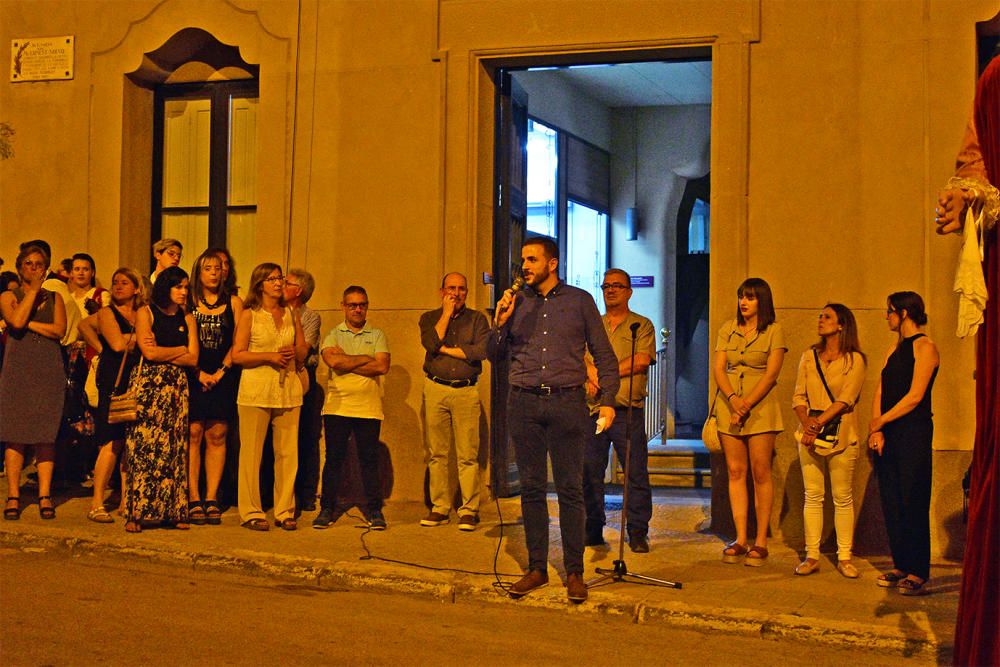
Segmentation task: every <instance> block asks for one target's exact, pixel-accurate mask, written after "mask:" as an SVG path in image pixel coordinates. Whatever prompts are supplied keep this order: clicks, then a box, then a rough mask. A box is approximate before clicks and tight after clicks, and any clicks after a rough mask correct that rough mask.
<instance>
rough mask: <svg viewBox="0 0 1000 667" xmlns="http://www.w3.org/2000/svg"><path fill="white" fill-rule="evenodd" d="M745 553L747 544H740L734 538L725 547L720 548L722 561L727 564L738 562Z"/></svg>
mask: <svg viewBox="0 0 1000 667" xmlns="http://www.w3.org/2000/svg"><path fill="white" fill-rule="evenodd" d="M746 555H747V545H745V544H740V543H739V542H737V541H736V540H733V541H732V542H730V543H729V544H727V545H726V548H725V549H723V550H722V562H723V563H729V564H734V563H739V562H740V561H741V560H743V557H744V556H746Z"/></svg>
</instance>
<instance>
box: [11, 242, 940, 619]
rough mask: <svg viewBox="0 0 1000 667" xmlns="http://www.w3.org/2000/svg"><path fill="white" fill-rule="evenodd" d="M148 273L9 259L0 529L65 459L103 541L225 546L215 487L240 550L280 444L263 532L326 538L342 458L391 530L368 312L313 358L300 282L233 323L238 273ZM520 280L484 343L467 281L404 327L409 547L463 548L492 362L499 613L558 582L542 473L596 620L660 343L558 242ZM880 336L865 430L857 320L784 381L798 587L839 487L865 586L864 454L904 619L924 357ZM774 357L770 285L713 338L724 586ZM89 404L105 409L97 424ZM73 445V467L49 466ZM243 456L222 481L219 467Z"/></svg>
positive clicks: (267, 275)
mask: <svg viewBox="0 0 1000 667" xmlns="http://www.w3.org/2000/svg"><path fill="white" fill-rule="evenodd" d="M153 256H154V258H155V261H156V267H155V270H154V271H153V273H152V275H150V276H149V277H148V278H146V277H143V276H141V275H140V274H139V273H138V272H137V271H135V270H133V269H131V268H128V267H121V268H119V269H117V270H116V271H115V272H114V273H113V274H112V276H111V282H110V289H104V288H102V287H100V286H99V284H98V281H97V279H96V274H97V270H96V268H97V267H96V266H95V263H94V260H93V258H92V257H90V256H89V255H87V254H85V253H78V254H76V255H74V256H73V257H72V258H71V259H70V260H67V261H66V262H64V263H63V268H64V274H62V273H58V272H52V273H50V272H49V266H50V258H51V250H50V248H49V246H48V244H47V243H46V242H44V241H41V240H35V241H29V242H26V243H24V244H22V246H21V251H20V253H19V254H18V256H17V260H16V263H15V265H16V269H17V271H16V273H5V274H4V275H3V279H4V285H3V287H4V291H3V294H2V295H0V312H2V315H3V321H4V325H5V331H4V348H5V349H4V355H3V366H2V370H0V401H2V404H3V406H4V410H3V414H2V417H0V440H2V441H3V443H4V444H5V445H6V452H5V457H4V458H5V465H6V476H7V483H8V497H7V501H6V505H5V508H4V518H5V519H7V520H16V519H18V518H19V516H20V513H21V509H22V501H21V498H20V492H21V477H22V470H23V468H24V466H25V464H26V463H27V462H29V461H30V459H29V458H28V450H29V449H30V450H31V451H32V453H33V455H34V465H35V469H36V474H37V485H38V503H39V512H40V515H41V517H42V518H43V519H53V518H55V514H56V509H55V505H54V503H53V501H52V484H53V475H54V473H55V471H56V468H57V461H58V460H59V459H60V458H61V457H63V454H64V451H70V450H72V451H77V452H84V453H83V454H78V455H77V458H79V459H81V461H80V462H79V465H78V467H77V470H76V472H77V473H78V472H79V469H83V470H84V471H85V472H86V473H89V474H90V475H92V479H93V496H92V501H91V506H90V509H89V512H88V515H87V516H88V518H89V519H90V520H92V521H94V522H97V523H114V522H115V521H116V519H115V516H114V513H116V512H117V513H118V514H119V515H120V516H121V517H122V518H123V519H124V526H125V530H126V531H128V532H131V533H136V532H140V531H142V530H143V528H144V527H149V526H151V525H167V526H172V527H175V528H178V529H187V528H189V527H190V524H198V525H202V524H207V525H218V524H220V523H221V522H222V515H223V511H224V509H225V506H226V503H224V501H223V499H222V497H221V494H222V493H223V491H224V489H223V487H224V486H225V484H226V478H227V477H226V472H227V469H228V470H229V473H230V475H229V477H230V479H231V480H232V482H233V485H234V486H235V494H234V495H235V498H236V505H237V507H238V511H239V518H240V524H241V525H242V526H244V527H246V528H249V529H251V530H257V531H265V530H269V529H270V527H271V526H272V523H271V521H269V520H268V518H267V513H266V505H265V502H264V500H263V499H262V489H261V484H260V468H261V463H262V454H263V451H264V448H265V442H266V440H267V439H268V438H269V437H270V440H271V443H272V449H273V454H274V457H273V461H274V475H273V478H274V486H273V510H272V518H273V525H276V526H278V527H280V528H281V529H284V530H295V529H296V528H297V527H298V524H297V522H298V519H299V517H300V515H301V513H302V512H304V511H313V510H315V509H316V500H317V497H318V498H319V511H318V513H317V514H316V515H315V517H314V518H313V520H312V524H311V525H312V527H313V528H316V529H323V528H326V527H328V526H330V525H331V524H333V523H334V522H336V521H337V520H338V518H340V516H341V515H343V514H344V512H345V511H346V510H347V509H348V508H347V507H345V506H344V505H343V504H342V502H341V501H340V500H339V499H338V491H339V490H340V489H341V488H342V486H343V482H344V479H343V478H344V474H345V469H346V466H347V455H348V452H349V441H350V439H351V438H352V437H353V440H354V443H355V447H356V451H357V458H358V463H359V467H360V471H361V474H360V481H361V486H362V488H363V495H364V500H363V502H362V503H360V505H361V510H362V512H363V514H364V516H365V519H366V521H367V522H368V525H369V527H370V528H372V529H373V530H384V529H385V528H386V526H387V523H386V519H385V517H384V515H383V513H382V506H383V501H384V498H383V490H382V487H381V482H380V477H379V465H380V463H379V435H380V429H381V424H382V420H383V417H384V415H383V410H382V385H381V381H382V380H381V378H382V376H384V375H385V374H386V373H388V371H389V366H390V354H389V346H388V343H387V340H386V336H385V334H384V333H383V332H382V331H381V330H380V329H378V328H376V327H373V326H372V325H371V323H369V322H368V318H367V313H368V307H369V302H368V294H367V291H366V290H365V289H364V288H363V287H361V286H358V285H351V286H349V287H347V288H346V289H345V290H344V292H343V297H342V299H343V300H342V304H341V305H342V307H343V311H344V321H343V322H342V323H340V324H338V325H336V326H334V327H333V328H332V329H331V330H330V331H329V333H328V334H327V335H326V337H325V338H324V339H323V341H322V343H320V318H319V316H318V314H316V313H315V312H314V311H312V310H311V309H310V308H309V307H308V306H307V305H306V304H307V302H308V301H309V299H310V297H311V296H312V292H313V289H314V281H313V278H312V276H311V275H310V274H309V273H308V272H306V271H304V270H300V269H292V270H290V271H288V272H287V274H286V273H285V272H283V270H282V267H281V266H279V265H277V264H273V263H263V264H260V265H259V266H257V267H255V268H254V269H253V271H252V272H251V275H250V279H249V285H248V286H247V287H246V289H245V290H244V298H242V299H241V297H240V295H239V291H240V288H239V287H238V284H237V277H236V267H235V263H234V262H233V259H232V257H231V256H230V255H229V253H228V252H227V251H226V250H225V249H224V248H210V249H207V250H205V251H204V252H202V253H201V254H200V255H199V256H198V258H197V259H196V260H195V262H194V263H193V265H192V268H191V273H190V274H189V273H187V272H185V271H184V270H183V269H182V268H180V262H181V259H182V256H183V248H182V246H181V243H180V242H178V241H176V240H173V239H163V240H161V241H158V242H157V243H156V244H154V245H153ZM522 272H523V275H524V281H525V283H526V285H527V286H528V289H525V290H523V291H520V292H517V291H516V290H508V291H507V292H505V293H504V295H503V297H502V298H501V300H500V302H499V303H498V305H497V311H496V315H495V319H494V321H493V322H490V321H489V320H488V319H487V317H486V316H485V315H484V314H483V313H481V312H478V311H475V310H472V309H469V308H467V307H466V297H467V295H468V284H467V281H466V278H465V277H464V276H463V275H462V274H459V273H449V274H447V275H445V276H444V278H443V279H442V283H441V290H440V295H441V306H440V307H439V308H437V309H435V310H432V311H429V312H427V313H425V314H424V315H423V316H422V317H421V318H420V323H419V328H420V342H421V344H422V346H423V348H424V351H425V361H424V366H423V370H424V372H425V375H426V378H425V381H424V385H423V397H424V409H425V417H426V419H425V426H426V429H427V438H426V442H427V465H428V471H429V491H430V508H429V510H430V511H429V513H428V514H427V516H426V517H425V518H423V519H421V521H420V523H421V525H423V526H426V527H429V528H430V527H435V526H440V525H443V524H445V523H448V522H449V521H450V514H451V512H452V510H453V509H457V515H458V524H459V528H460V529H461V530H466V531H472V530H475V529H476V525H477V524H478V522H479V518H478V514H479V495H480V486H481V481H480V464H479V451H478V448H479V442H480V433H479V429H480V411H481V406H480V398H479V391H478V389H477V388H476V386H475V385H476V383H477V381H478V378H479V376H480V374H481V372H482V361H483V360H484V359H490V360H491V361H498V360H506V361H509V375H508V378H507V380H508V384H509V388H510V391H509V396H508V399H507V404H506V414H507V419H508V427H509V432H510V435H511V440H512V442H513V444H514V448H515V454H516V460H517V464H518V470H519V474H520V479H521V485H522V495H521V502H522V511H523V515H524V523H525V535H526V541H527V547H528V556H529V563H528V572H527V574H526V575H525V577H524V578H522V579H521V580H520V581H518V582H516V583H515V584H514V585H513V587H512V589H511V593H512V594H513V595H515V596H520V595H525V594H527V593H529V592H531V591H532V590H534V589H535V588H538V587H540V586H542V585H545V584H546V583H547V581H548V574H547V565H546V564H547V560H548V526H547V524H548V505H547V502H546V500H545V494H546V487H547V474H548V470H547V460H548V459H551V463H552V466H551V470H552V475H553V478H554V480H555V488H556V492H557V495H558V499H559V511H560V519H561V520H560V530H561V531H562V538H563V557H564V561H565V568H566V574H567V582H566V586H567V591H568V595H569V597H570V599H571V600H574V601H577V602H579V601H582V600H584V599H586V597H587V590H586V585H585V584H584V583H583V580H582V574H583V550H584V547H586V546H597V545H601V544H604V537H603V528H604V525H605V522H606V517H605V512H604V471H605V469H606V467H607V461H608V452H609V448H610V446H614V448H615V449H616V451H617V452H618V456H619V459H620V460H624V458H625V456H626V454H627V453H626V451H625V444H626V443H625V440H626V435H627V434H629V433H630V434H631V435H630V436H628V437H630V439H631V444H632V449H631V451H630V453H629V454H630V466H629V474H628V481H627V483H628V489H629V493H630V496H629V502H628V506H627V507H626V508H625V510H626V514H627V520H626V526H625V529H626V531H627V535H628V543H629V545H630V548H631V549H632V550H633V551H636V552H645V551H649V549H650V545H649V539H648V527H649V521H650V518H651V515H652V499H651V493H650V485H649V476H648V472H647V470H646V460H647V455H648V452H647V448H646V442H647V441H646V434H645V433H644V427H643V424H644V418H643V414H642V411H643V405H644V402H645V397H646V374H647V372H648V369H649V367H650V365H651V364H653V363H655V354H656V353H655V343H654V340H653V338H654V335H653V325H652V322H651V321H650V320H649V319H648V318H646V317H643V316H642V315H640V314H638V313H635V312H633V311H631V310H630V309H629V300H630V299H631V296H632V285H631V278H630V276H629V274H628V273H627V272H626V271H624V270H622V269H611V270H609V271H608V272H607V273H606V274H605V277H604V282H603V284H602V285H601V289H602V293H603V296H604V305H605V311H606V312H605V314H604V315H603V316H602V315H601V314H600V313H599V311H598V309H597V306H596V304H595V303H594V300H593V299H592V298H591V297H590V296H589V295H588V294H587V293H586V292H584V291H583V290H579V289H577V288H575V287H572V286H570V285H567V284H566V283H564V282H563V281H561V280H560V279H559V278H558V247H557V246H556V244H555V243H553V242H551V240H549V239H545V238H529V239H527V240H526V241H525V242H524V245H523V248H522ZM886 320H887V323H888V326H889V329H890V330H891V331H892V332H894V333H895V334H896V336H895V340H894V341H893V343H892V345H891V346H890V348H889V350H888V352H887V353H886V355H885V357H884V359H883V362H882V364H883V369H882V373H881V379H880V382H879V386H878V387H877V389H876V390H875V392H874V403H873V406H872V420H871V422H870V424H868V425H867V426H868V428H867V430H865V429H864V428H863V427H862V426H861V425H859V424H858V423H857V420H856V418H855V416H854V409H855V407H856V405H857V403H858V401H859V398H860V396H861V389H862V385H863V383H864V379H865V375H866V365H867V362H868V358H867V356H866V355H865V353H864V352H863V351H862V349H861V345H860V342H859V339H858V327H857V323H856V321H855V318H854V315H853V313H852V312H851V310H850V309H849V308H847V307H846V306H844V305H843V304H839V303H830V304H827V305H826V306H824V307H823V308H822V309H821V310H820V312H819V317H818V323H817V335H818V338H819V340H818V342H817V343H815V344H814V345H812V346H811V347H810V348H809V349H807V350H806V351H805V352H803V353H802V356H801V358H800V360H799V365H798V374H797V379H796V384H795V390H794V398H793V401H792V405H791V408H792V412H793V414H794V415H795V418H796V420H797V421H798V428H797V430H796V434H795V437H796V440H797V442H798V447H799V459H800V463H801V467H802V472H803V479H804V482H805V494H804V501H803V505H804V507H803V514H804V523H805V557H804V559H803V560H802V562H801V563H800V564H799V565H798V567H796V568H795V574H796V575H803V576H804V575H808V574H811V573H813V572H815V571H816V570H817V569H818V568H819V567H820V541H821V535H822V532H823V531H822V529H823V526H822V523H823V503H824V498H825V495H826V489H825V484H826V479H827V478H829V480H830V486H831V496H832V498H833V504H834V513H833V514H834V524H835V529H836V535H837V557H838V564H837V569H838V570H839V571H840V573H841V574H842V575H843V576H845V577H848V578H857V577H858V569H857V568H856V567H855V566H854V565H853V563H852V558H851V556H852V543H853V532H854V519H855V512H854V506H853V499H852V489H853V479H854V466H855V463H856V461H857V460H858V458H859V456H860V450H861V448H862V447H863V446H865V445H867V446H868V447H869V448H870V449H871V450H872V453H873V456H874V459H875V470H876V473H877V475H878V480H879V488H880V492H881V494H882V507H883V511H884V512H885V518H886V526H887V529H888V532H889V542H890V546H891V549H892V554H893V560H894V568H893V569H892V570H890V571H888V572H886V573H884V574H882V575H881V576H880V577H879V579H878V582H877V583H878V584H879V585H880V586H892V587H896V588H898V589H899V591H900V592H901V593H904V594H920V593H922V592H924V591H925V589H924V584H925V583H926V581H927V579H928V577H929V558H930V535H929V525H928V507H929V502H930V481H931V475H930V471H931V435H932V431H933V425H932V421H931V408H930V401H931V389H932V387H933V383H934V377H935V375H936V372H937V366H938V355H937V350H936V347H935V346H934V343H933V342H932V341H931V340H930V339H929V338H927V336H926V335H925V334H924V333H922V327H923V325H924V324H925V323H926V321H927V316H926V313H925V312H924V305H923V301H922V300H921V298H920V296H919V295H917V294H915V293H913V292H898V293H894V294H891V295H890V296H889V297H888V299H887V310H886ZM786 351H787V345H786V343H785V338H784V334H783V331H782V328H781V325H780V323H779V322H777V321H776V317H775V306H774V302H773V298H772V294H771V289H770V286H769V285H768V284H767V282H765V281H764V280H762V279H760V278H750V279H748V280H746V281H744V282H743V284H741V285H740V286H739V288H738V290H737V309H736V316H735V317H734V318H733V319H732V320H730V321H727V322H726V323H725V324H724V325H723V326H722V328H721V329H720V331H719V334H718V339H717V342H716V345H715V357H714V362H713V368H712V370H713V379H714V381H715V384H716V386H717V388H718V389H717V391H718V394H717V396H716V399H715V400H714V401H713V403H712V405H713V409H714V415H715V417H716V418H717V421H718V425H719V433H720V440H721V444H722V448H723V451H724V454H725V460H726V464H727V472H728V490H729V499H730V503H731V507H732V516H733V520H734V524H735V529H736V531H735V532H736V535H735V540H733V541H732V542H731V543H730V544H728V545H726V546H725V549H724V550H723V552H722V560H723V561H724V562H725V563H743V564H745V565H748V566H761V565H763V564H764V563H765V562H766V560H767V558H768V549H767V537H768V526H769V520H770V514H771V506H772V502H773V491H772V477H771V461H772V455H773V451H774V444H775V438H776V436H777V434H778V433H780V432H781V431H782V430H783V429H784V422H783V412H785V410H784V409H783V407H782V406H781V405H780V403H779V401H778V399H777V397H776V395H775V392H774V391H773V390H774V387H775V385H776V383H777V378H778V375H779V373H780V371H781V367H782V363H783V361H784V356H785V353H786ZM320 359H322V360H323V362H324V363H325V364H326V365H327V366H328V368H329V370H330V373H329V380H328V383H327V386H326V387H325V391H324V390H321V389H320V388H319V387H317V386H316V369H317V366H318V364H319V360H320ZM88 385H93V386H94V387H96V392H95V391H88ZM88 393H89V394H95V393H96V400H95V397H94V396H91V397H90V398H89V399H88ZM324 396H325V398H324ZM88 401H89V403H90V405H89V406H88V404H87V403H88ZM629 417H631V423H628V419H629ZM321 429H322V430H324V431H325V436H326V437H325V443H326V461H325V465H324V466H323V469H322V475H320V471H319V438H320V433H321ZM831 434H832V435H831ZM865 434H867V437H865ZM69 441H72V442H74V443H76V446H75V447H73V448H63V447H61V446H59V445H61V444H64V443H67V442H69ZM81 443H91V445H92V447H90V449H89V450H88V448H87V447H86V446H83V445H82V444H81ZM233 444H237V445H238V448H237V449H238V457H234V456H233V455H232V452H231V451H229V450H230V448H231V447H232V445H233ZM452 448H454V451H455V457H456V460H457V463H458V485H459V491H460V497H461V503H460V505H459V506H458V507H457V508H455V507H453V505H454V504H455V503H454V502H453V500H452V498H453V497H454V489H452V488H450V486H449V473H448V459H449V455H450V452H451V450H452ZM234 458H235V459H236V460H235V461H234ZM119 464H120V465H119ZM748 473H749V477H751V478H752V480H753V491H752V497H753V501H752V504H753V510H754V516H755V519H756V521H755V524H756V528H755V532H754V534H753V536H751V535H750V504H751V500H750V498H751V493H750V491H749V490H748V485H747V477H748ZM59 474H61V475H63V476H67V477H71V476H72V475H73V474H74V468H73V466H71V465H64V466H61V467H60V473H59ZM320 481H322V485H321V488H322V494H321V495H320V496H317V493H318V491H319V488H320ZM113 487H115V488H118V489H120V491H117V492H116V491H112V488H113ZM109 494H110V495H109Z"/></svg>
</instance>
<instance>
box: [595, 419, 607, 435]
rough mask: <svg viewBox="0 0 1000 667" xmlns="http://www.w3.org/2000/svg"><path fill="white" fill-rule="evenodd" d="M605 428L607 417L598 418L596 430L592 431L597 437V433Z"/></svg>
mask: <svg viewBox="0 0 1000 667" xmlns="http://www.w3.org/2000/svg"><path fill="white" fill-rule="evenodd" d="M607 427H608V419H607V417H600V418H598V420H597V430H596V431H594V435H597V434H598V433H600V432H601V431H603V430H604V429H606V428H607Z"/></svg>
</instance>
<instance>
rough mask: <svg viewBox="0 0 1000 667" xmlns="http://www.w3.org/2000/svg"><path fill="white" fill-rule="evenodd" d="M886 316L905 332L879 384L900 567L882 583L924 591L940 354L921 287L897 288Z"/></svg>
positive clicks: (881, 436)
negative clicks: (933, 409) (933, 393)
mask: <svg viewBox="0 0 1000 667" xmlns="http://www.w3.org/2000/svg"><path fill="white" fill-rule="evenodd" d="M885 317H886V321H887V322H888V324H889V329H890V330H891V331H895V332H897V334H898V339H897V340H896V342H895V343H894V344H893V346H892V347H890V348H889V351H888V352H887V353H886V356H885V364H884V366H883V368H882V376H881V379H880V381H879V385H878V389H877V390H876V391H875V400H874V404H873V405H872V421H871V425H870V427H869V432H870V435H869V436H868V446H869V447H870V448H871V449H872V450H874V451H875V453H876V454H877V456H876V457H875V473H876V474H877V476H878V484H879V495H880V496H881V500H882V513H883V515H884V517H885V527H886V531H887V532H888V533H889V548H890V549H891V550H892V560H893V569H892V570H890V571H889V572H886V573H885V574H883V575H881V576H880V577H879V578H878V585H879V586H883V587H886V588H892V587H896V588H898V589H899V592H900V593H902V594H903V595H922V594H924V593H925V592H926V590H925V589H924V584H925V583H926V582H927V579H928V577H930V560H931V533H930V517H929V512H930V504H931V440H932V439H933V436H934V423H933V421H932V415H931V390H932V389H933V387H934V378H935V376H936V375H937V369H938V364H939V363H940V358H939V356H938V350H937V346H936V345H934V342H933V341H931V339H930V338H928V337H927V336H926V334H924V333H923V332H922V331H921V327H923V325H924V324H926V323H927V314H926V313H925V312H924V301H923V299H921V298H920V295H919V294H917V293H915V292H895V293H893V294H890V295H889V299H888V308H887V309H886V316H885Z"/></svg>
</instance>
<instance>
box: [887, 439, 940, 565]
mask: <svg viewBox="0 0 1000 667" xmlns="http://www.w3.org/2000/svg"><path fill="white" fill-rule="evenodd" d="M909 426H910V425H909V424H906V425H900V426H899V427H896V428H892V427H893V424H888V425H886V427H885V429H884V431H883V432H884V433H885V448H884V449H883V450H882V456H877V455H876V456H875V473H876V475H878V490H879V496H880V498H881V500H882V515H883V516H884V517H885V529H886V532H887V533H888V534H889V549H890V550H891V551H892V560H893V564H894V565H895V567H896V569H898V570H900V571H902V572H905V573H907V574H912V575H914V576H917V577H920V578H921V579H927V578H928V577H929V576H930V569H931V526H930V507H931V458H932V457H931V436H932V435H933V431H934V427H933V425H932V424H930V423H929V422H928V423H925V424H923V425H920V427H919V428H909Z"/></svg>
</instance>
